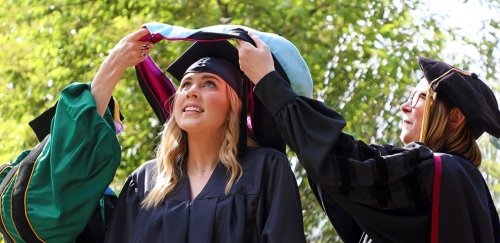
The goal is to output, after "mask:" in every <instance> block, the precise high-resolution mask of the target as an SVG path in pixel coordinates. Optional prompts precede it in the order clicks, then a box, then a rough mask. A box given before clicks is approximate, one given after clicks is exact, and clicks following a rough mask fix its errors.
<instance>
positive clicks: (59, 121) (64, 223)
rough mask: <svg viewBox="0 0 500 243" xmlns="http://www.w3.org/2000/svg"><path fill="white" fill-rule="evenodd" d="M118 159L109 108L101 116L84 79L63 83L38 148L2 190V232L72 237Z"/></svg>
mask: <svg viewBox="0 0 500 243" xmlns="http://www.w3.org/2000/svg"><path fill="white" fill-rule="evenodd" d="M21 157H22V156H20V157H19V158H18V160H19V161H20V160H22V158H21ZM19 161H18V162H19ZM119 161H120V146H119V143H118V140H117V138H116V133H115V127H114V123H113V119H112V116H111V113H110V112H109V110H108V111H106V113H105V115H104V117H101V116H100V115H99V114H98V112H97V110H96V104H95V100H94V97H93V95H92V93H91V92H90V86H89V85H88V84H82V83H74V84H71V85H69V86H68V87H66V88H65V89H64V90H63V91H62V92H61V96H60V99H59V101H58V105H57V108H56V112H55V116H54V118H53V120H52V122H51V130H50V135H49V137H48V140H47V142H46V143H45V146H44V147H43V150H42V151H41V153H40V154H39V155H38V156H37V157H36V160H34V163H32V166H31V167H30V168H24V169H25V170H24V171H23V173H20V172H18V174H19V176H18V174H16V175H14V176H13V178H12V179H11V180H10V183H9V184H8V185H7V186H6V187H5V188H4V190H3V191H2V192H1V193H2V195H1V209H2V213H1V217H0V219H1V220H2V222H1V223H2V226H3V227H4V228H5V229H6V230H7V231H8V232H9V233H8V235H7V237H8V238H10V240H14V241H23V240H21V236H20V235H23V232H25V231H26V230H28V231H31V232H32V234H34V235H33V237H35V238H36V239H37V241H41V240H43V241H50V242H71V241H74V240H75V238H76V236H77V235H78V234H79V233H80V232H81V231H82V230H83V229H84V227H85V224H86V223H87V221H88V220H89V218H90V217H91V215H92V213H93V211H94V210H95V208H96V206H97V204H98V202H99V199H100V198H101V197H102V195H103V192H104V191H105V189H106V187H107V186H108V185H109V183H110V182H111V180H112V179H113V177H114V174H115V171H116V169H117V167H118V165H119ZM21 169H23V167H22V166H21V167H19V170H21ZM21 174H22V175H24V176H21ZM2 179H3V178H2ZM12 195H21V197H16V196H12ZM16 200H18V201H19V202H17V201H16ZM12 204H14V205H16V206H15V207H12V206H11V205H12ZM19 205H21V206H19ZM18 222H23V224H19V223H18ZM25 226H27V227H25ZM23 238H24V237H23ZM25 241H26V240H25ZM28 241H29V240H28Z"/></svg>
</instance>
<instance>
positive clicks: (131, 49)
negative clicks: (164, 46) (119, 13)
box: [103, 28, 153, 70]
mask: <svg viewBox="0 0 500 243" xmlns="http://www.w3.org/2000/svg"><path fill="white" fill-rule="evenodd" d="M148 34H149V31H148V30H147V29H146V28H141V29H139V30H137V31H135V32H132V33H130V34H128V35H126V36H125V37H123V38H122V39H121V40H120V41H119V42H118V44H116V46H115V47H114V48H113V49H112V50H111V51H110V52H109V55H108V57H106V59H107V61H108V62H109V63H110V64H112V67H111V68H115V69H119V70H120V69H121V70H125V69H127V68H128V67H132V66H135V65H137V64H138V63H140V62H142V61H144V60H145V59H146V57H147V55H148V54H149V50H150V49H151V48H152V47H153V43H151V42H149V41H142V40H141V39H142V38H143V37H144V36H146V35H148ZM105 64H106V61H105V63H103V65H105Z"/></svg>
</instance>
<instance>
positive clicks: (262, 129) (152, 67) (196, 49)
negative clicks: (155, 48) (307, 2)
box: [136, 23, 312, 152]
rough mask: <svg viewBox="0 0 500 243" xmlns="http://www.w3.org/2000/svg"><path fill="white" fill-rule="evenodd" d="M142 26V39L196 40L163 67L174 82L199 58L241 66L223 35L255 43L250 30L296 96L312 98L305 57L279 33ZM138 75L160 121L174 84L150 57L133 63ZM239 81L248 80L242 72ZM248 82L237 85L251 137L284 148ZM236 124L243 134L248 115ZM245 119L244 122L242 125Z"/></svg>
mask: <svg viewBox="0 0 500 243" xmlns="http://www.w3.org/2000/svg"><path fill="white" fill-rule="evenodd" d="M144 27H145V28H147V29H148V30H149V32H150V33H151V34H150V35H147V36H144V37H143V40H149V41H150V42H153V43H157V42H159V41H161V40H171V41H178V40H187V41H195V44H193V46H191V47H190V48H189V49H188V50H187V51H186V52H185V53H184V54H183V55H182V56H181V57H180V58H178V59H177V60H176V61H175V62H174V63H173V64H171V66H169V67H168V68H167V71H168V72H169V73H171V74H172V76H174V77H175V78H176V79H177V80H181V79H182V76H183V75H184V71H185V70H187V68H188V67H189V66H190V65H191V64H193V63H194V62H197V61H198V60H199V59H200V58H203V57H215V58H223V59H225V60H227V61H229V62H231V63H233V64H234V65H235V66H236V67H237V68H238V70H239V57H238V50H237V49H236V48H235V47H234V46H233V45H231V43H229V42H228V41H227V39H231V38H236V39H240V40H244V41H247V42H250V43H252V44H254V43H253V40H252V38H250V36H248V31H252V32H253V33H254V34H256V35H257V36H258V37H259V38H260V39H261V40H262V41H263V42H264V43H266V44H267V45H268V46H269V49H270V50H271V53H272V56H273V59H274V65H275V70H276V71H277V72H278V73H280V74H281V76H282V77H283V78H284V79H285V80H286V81H288V82H289V83H290V84H291V86H292V88H293V89H294V90H295V92H297V93H298V94H299V95H303V96H306V97H312V78H311V75H310V72H309V69H308V67H307V65H306V63H305V61H304V59H303V58H302V56H301V55H300V53H299V51H298V50H297V48H296V47H295V46H294V45H293V44H292V43H291V42H290V41H288V40H286V39H285V38H283V37H281V36H279V35H276V34H273V33H266V32H260V31H257V30H254V29H251V28H248V27H246V26H241V25H214V26H208V27H205V28H201V29H188V28H184V27H181V26H173V25H167V24H162V23H148V24H145V25H144ZM219 71H220V70H219ZM136 73H137V77H138V82H139V84H140V86H141V88H142V91H143V93H144V95H145V96H146V99H147V100H148V102H149V104H150V105H151V107H152V108H153V110H154V112H155V114H156V115H157V117H158V118H159V120H160V123H164V122H165V121H166V120H167V119H168V116H169V115H170V100H169V99H168V98H169V97H171V96H172V95H173V94H174V93H175V87H174V85H173V84H172V82H171V81H170V80H169V79H168V77H166V76H165V74H164V73H163V72H161V70H160V69H159V68H158V66H157V65H156V64H155V63H154V61H153V60H152V59H151V57H149V56H148V57H147V58H146V60H145V61H144V62H141V63H139V64H138V65H137V66H136ZM219 74H220V73H219ZM243 79H244V80H245V79H247V78H246V77H245V76H244V77H243ZM226 81H228V80H226ZM230 85H231V84H230ZM247 85H248V86H247ZM251 86H252V84H251V82H248V80H246V81H245V82H243V86H238V87H240V88H242V91H244V92H243V93H239V95H246V96H247V97H240V98H242V100H243V101H244V102H243V104H244V105H243V107H242V112H243V109H246V108H248V111H249V112H248V113H249V115H250V117H251V126H250V127H251V130H252V131H253V135H254V138H255V140H256V141H257V143H259V144H260V145H262V146H266V147H272V148H275V149H278V150H280V151H282V152H285V148H286V145H285V143H284V141H283V140H282V139H281V137H280V135H279V134H278V133H277V130H276V128H275V126H274V121H273V116H272V114H271V113H270V112H269V111H268V110H267V109H266V108H265V107H264V105H263V104H262V103H261V101H260V100H259V99H253V96H252V95H253V94H252V92H250V89H251ZM231 87H233V89H234V90H236V91H237V93H238V90H237V89H239V88H235V87H236V86H231ZM245 104H247V105H248V107H247V106H246V105H245ZM245 112H246V111H245ZM240 122H241V124H240V125H241V126H242V129H240V130H241V132H240V133H243V132H245V131H246V113H245V117H241V120H240ZM243 123H245V127H244V129H243ZM243 139H246V137H243V136H240V140H243ZM242 143H243V142H242ZM242 143H239V145H242ZM245 143H246V141H245ZM240 151H241V150H240Z"/></svg>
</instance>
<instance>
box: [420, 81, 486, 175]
mask: <svg viewBox="0 0 500 243" xmlns="http://www.w3.org/2000/svg"><path fill="white" fill-rule="evenodd" d="M429 89H430V88H429ZM429 94H431V96H427V97H429V98H428V99H426V103H428V102H429V103H432V105H430V104H429V105H427V104H426V107H425V110H424V117H427V121H426V122H422V133H421V136H420V141H421V142H423V143H424V144H426V145H427V146H428V147H429V148H430V149H432V150H433V151H434V152H443V153H449V154H455V155H461V156H463V157H465V158H467V159H469V160H470V161H472V162H473V163H474V164H475V165H476V166H478V167H479V166H480V165H481V150H479V146H478V145H477V143H476V139H475V138H474V136H473V134H472V130H471V129H470V128H469V127H468V125H467V121H466V120H464V122H462V123H461V124H459V125H458V126H457V127H456V128H455V129H452V128H450V127H449V122H448V121H449V119H450V114H451V112H452V110H453V109H458V108H456V107H454V106H453V105H452V104H451V102H449V101H448V100H447V99H446V98H445V97H442V96H439V94H438V93H434V94H432V93H429V92H428V95H429ZM432 98H434V101H432Z"/></svg>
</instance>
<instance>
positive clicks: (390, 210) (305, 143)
mask: <svg viewBox="0 0 500 243" xmlns="http://www.w3.org/2000/svg"><path fill="white" fill-rule="evenodd" d="M254 92H255V94H256V95H257V97H258V98H259V99H260V101H262V103H263V104H265V105H266V107H267V108H268V110H269V111H270V112H271V114H273V115H274V120H275V124H276V127H277V129H278V132H279V133H280V134H281V136H282V138H283V139H284V140H285V142H286V143H287V144H288V145H289V146H290V147H291V148H292V149H293V150H294V151H295V152H296V153H297V156H298V158H299V161H300V162H301V164H302V165H303V167H304V168H305V170H306V171H307V174H308V177H309V179H310V184H311V187H312V189H313V191H314V193H315V195H316V197H317V199H318V200H319V201H320V203H321V204H322V205H323V208H324V210H325V211H326V213H327V215H328V217H329V219H330V220H331V221H332V224H333V225H334V227H335V228H336V230H337V232H338V233H339V235H340V236H341V238H342V239H343V240H344V241H345V242H359V240H360V235H361V233H362V231H364V232H366V233H367V234H368V236H369V237H370V238H371V239H372V240H373V241H374V242H428V241H429V240H430V220H431V218H430V209H431V202H432V198H431V196H432V182H433V175H434V159H433V153H432V151H431V150H430V149H429V148H427V147H426V146H424V145H423V144H420V143H412V144H410V145H407V146H405V147H403V148H398V147H394V146H389V145H384V146H380V145H366V144H365V143H363V142H362V141H357V140H355V139H354V138H352V137H351V136H350V135H348V134H345V133H342V132H341V131H342V129H343V127H344V126H345V120H344V118H343V117H342V116H340V115H339V114H338V113H337V112H335V111H334V110H332V109H331V108H329V107H327V106H325V105H324V104H323V103H321V102H318V101H315V100H312V99H308V98H305V97H300V96H298V95H297V94H296V93H295V92H294V91H293V90H292V89H291V87H290V85H289V84H288V83H287V82H286V81H284V80H283V79H282V78H281V77H280V76H279V74H277V73H276V72H271V73H269V74H268V75H266V76H265V77H264V78H263V79H262V80H261V81H260V83H259V84H258V85H257V86H256V87H255V89H254ZM276 94H280V95H276ZM441 158H442V163H443V165H442V182H441V190H440V198H441V203H440V211H439V227H440V231H439V239H440V242H499V241H500V238H499V235H500V226H499V219H498V214H497V212H496V210H495V207H494V205H493V202H492V199H491V195H490V193H489V190H488V187H487V185H486V183H485V181H484V179H483V177H482V175H481V173H480V172H479V170H478V169H477V168H476V167H475V166H474V165H473V164H472V163H471V162H470V161H467V160H465V159H463V158H460V157H458V156H454V155H449V154H441Z"/></svg>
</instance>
